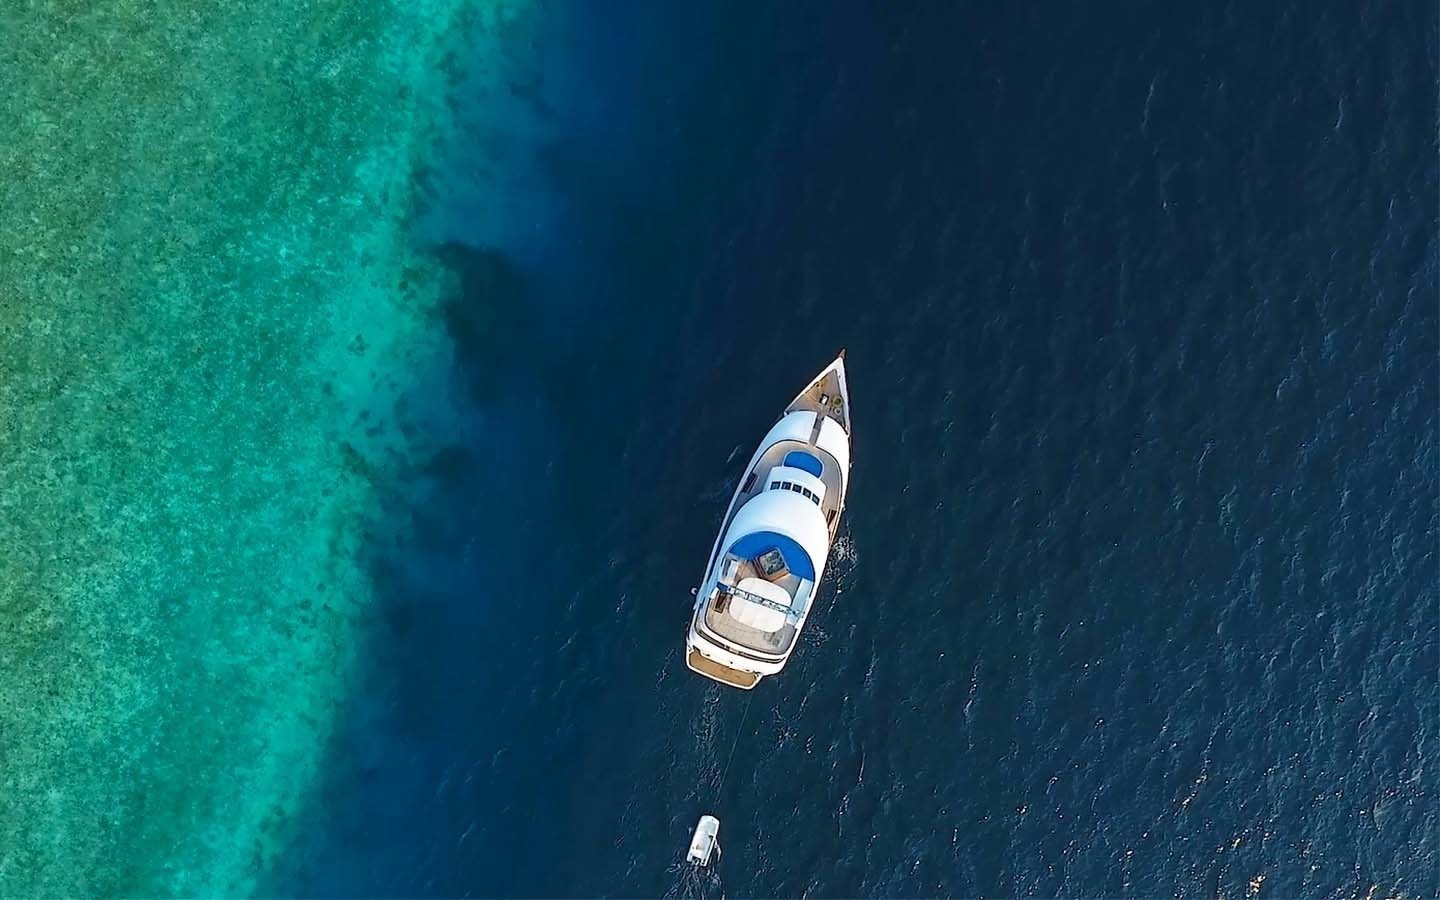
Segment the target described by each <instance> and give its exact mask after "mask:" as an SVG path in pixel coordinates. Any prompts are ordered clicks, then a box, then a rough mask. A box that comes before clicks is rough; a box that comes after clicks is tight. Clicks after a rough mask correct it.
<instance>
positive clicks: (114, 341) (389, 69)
mask: <svg viewBox="0 0 1440 900" xmlns="http://www.w3.org/2000/svg"><path fill="white" fill-rule="evenodd" d="M518 17H520V10H519V8H518V6H517V5H514V4H505V3H490V2H485V3H480V4H471V3H466V2H464V0H423V2H418V3H415V2H403V3H402V2H383V0H376V2H368V0H367V2H362V3H347V4H336V3H321V2H315V3H302V4H299V5H296V4H290V3H272V2H248V3H233V2H225V3H220V2H215V3H200V4H196V3H190V2H174V3H141V2H128V0H113V2H105V3H100V4H93V5H92V4H77V3H64V2H37V3H30V4H22V5H19V6H15V5H12V6H10V7H9V8H7V10H6V11H4V12H0V33H3V34H4V35H5V40H4V42H3V45H0V83H3V84H4V85H5V90H4V92H3V95H0V133H3V134H5V135H6V137H5V139H4V140H3V141H0V895H5V896H20V895H104V894H129V895H161V894H175V895H220V894H243V893H246V892H249V891H252V890H255V889H256V885H257V884H258V883H259V879H261V878H263V876H264V873H265V871H266V870H267V868H268V867H269V865H270V864H271V862H272V859H273V857H274V856H275V854H276V853H277V851H278V850H279V849H280V848H281V847H283V846H284V844H285V842H286V841H287V840H288V839H289V836H290V833H291V825H292V822H291V819H292V816H293V811H294V810H295V809H296V808H297V807H298V806H299V805H301V804H303V803H304V802H305V801H306V797H307V792H308V791H309V790H310V788H311V785H312V783H313V780H314V778H315V777H316V772H317V768H318V766H319V765H320V760H321V757H322V755H323V753H324V750H325V746H326V741H327V739H328V736H329V734H330V733H331V730H332V727H333V719H334V715H335V710H336V709H337V704H338V702H339V699H340V698H341V697H342V696H343V694H344V692H345V690H346V686H347V683H348V679H349V678H350V676H351V673H352V671H353V669H354V666H355V662H356V660H355V656H356V653H355V641H354V639H353V638H354V634H355V632H356V629H357V628H358V627H359V626H360V624H361V623H362V622H363V621H364V620H365V618H366V616H367V615H368V609H369V603H370V594H371V590H370V587H369V580H368V578H367V575H366V572H365V568H364V561H363V551H364V547H365V543H366V540H367V538H368V537H373V536H374V529H376V528H378V527H379V526H378V524H377V514H376V513H377V510H378V509H379V508H380V505H381V500H382V496H383V492H384V490H385V487H384V485H385V479H386V475H387V471H388V469H387V467H388V466H391V465H404V464H405V463H406V460H407V453H410V452H411V451H412V450H413V447H414V445H415V443H416V441H417V440H418V439H417V438H416V437H415V436H414V435H413V434H410V435H407V434H405V433H402V432H400V431H398V430H396V429H394V428H392V427H390V424H389V423H390V421H392V419H393V415H392V413H393V406H394V404H395V402H396V398H397V397H399V396H401V395H402V394H403V393H404V392H405V391H406V390H407V387H408V381H407V379H408V378H409V373H410V372H411V371H415V370H418V369H423V368H425V367H426V366H428V365H429V361H430V360H432V359H433V358H435V357H436V356H437V355H441V354H443V353H444V352H445V351H444V343H443V340H444V338H443V335H444V321H443V317H442V316H440V315H439V314H438V313H437V298H438V297H440V296H442V295H443V293H444V291H445V290H447V286H448V285H449V284H451V283H452V282H453V277H452V276H450V275H448V274H447V272H446V270H445V268H444V266H443V264H442V263H441V262H439V261H438V260H437V259H435V258H434V257H432V256H431V255H429V254H427V253H425V252H424V251H423V249H421V248H419V247H417V244H416V240H415V238H414V237H413V233H412V231H413V230H412V222H413V219H414V211H415V204H416V197H415V193H414V189H413V188H414V180H415V178H414V176H415V175H416V174H417V172H418V171H419V170H420V169H422V168H423V166H424V165H425V156H426V154H427V153H429V152H430V148H432V147H434V146H437V145H438V144H440V143H442V141H441V137H442V136H443V130H444V128H445V127H446V124H445V122H446V117H447V110H446V103H445V97H446V92H447V90H448V88H449V87H450V84H451V81H452V75H451V69H450V67H448V66H447V64H446V62H447V60H446V57H447V54H449V53H451V52H452V51H453V47H452V46H451V42H452V39H453V37H454V35H455V34H456V33H459V32H461V31H463V32H465V33H467V34H468V35H471V36H472V37H473V36H474V35H476V34H486V33H491V32H493V33H494V34H497V35H499V34H505V33H508V31H509V30H513V26H514V22H515V20H516V19H517V18H518ZM492 43H493V45H494V46H496V47H498V46H499V43H498V40H497V41H496V42H492ZM471 44H472V45H473V44H474V41H471Z"/></svg>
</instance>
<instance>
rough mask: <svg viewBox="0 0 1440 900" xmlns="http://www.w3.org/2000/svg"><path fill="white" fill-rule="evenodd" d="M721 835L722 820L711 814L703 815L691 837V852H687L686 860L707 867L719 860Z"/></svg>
mask: <svg viewBox="0 0 1440 900" xmlns="http://www.w3.org/2000/svg"><path fill="white" fill-rule="evenodd" d="M719 835H720V820H719V819H717V818H715V817H714V816H710V815H705V816H701V817H700V822H699V824H697V825H696V826H695V835H694V836H693V837H691V838H690V852H689V853H687V854H685V861H686V862H690V863H694V864H695V865H697V866H701V867H705V866H708V865H710V864H711V863H713V862H715V861H716V860H718V859H719V858H720V841H719V840H718V838H719Z"/></svg>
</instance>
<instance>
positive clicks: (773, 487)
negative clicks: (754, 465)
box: [770, 481, 780, 491]
mask: <svg viewBox="0 0 1440 900" xmlns="http://www.w3.org/2000/svg"><path fill="white" fill-rule="evenodd" d="M779 489H780V482H778V481H772V482H770V490H772V491H775V490H779Z"/></svg>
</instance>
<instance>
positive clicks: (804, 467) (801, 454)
mask: <svg viewBox="0 0 1440 900" xmlns="http://www.w3.org/2000/svg"><path fill="white" fill-rule="evenodd" d="M785 465H787V466H790V467H791V468H795V469H800V470H801V471H804V472H809V473H810V474H811V475H814V476H815V477H816V478H819V477H820V473H821V472H823V471H825V466H823V465H821V463H820V460H818V459H816V458H815V457H813V456H811V455H810V454H808V453H806V452H805V451H804V450H791V451H790V452H789V453H787V454H785Z"/></svg>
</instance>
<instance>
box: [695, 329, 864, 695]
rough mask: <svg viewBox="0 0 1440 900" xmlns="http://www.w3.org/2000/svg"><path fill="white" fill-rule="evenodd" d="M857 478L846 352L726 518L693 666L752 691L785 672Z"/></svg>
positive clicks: (783, 421)
mask: <svg viewBox="0 0 1440 900" xmlns="http://www.w3.org/2000/svg"><path fill="white" fill-rule="evenodd" d="M849 482H850V396H849V393H848V391H847V388H846V385H845V351H843V350H842V351H840V355H839V356H837V357H836V358H835V361H834V362H832V363H830V365H828V366H826V367H825V369H824V370H823V371H822V372H821V373H820V374H819V375H817V376H815V379H814V380H813V381H811V382H810V383H809V384H808V385H806V387H805V390H803V391H801V392H800V393H799V394H798V395H796V397H795V399H794V400H792V401H791V402H790V405H789V406H787V407H785V412H784V413H782V414H781V416H780V420H779V421H778V422H776V423H775V425H774V427H772V428H771V429H770V431H769V433H768V434H766V435H765V439H764V440H762V441H761V442H760V447H759V449H757V450H756V451H755V455H754V456H752V457H751V458H750V464H749V465H748V466H746V468H745V474H744V475H743V476H741V479H740V486H739V488H738V489H737V490H736V491H735V496H734V497H733V498H732V499H731V501H730V507H729V509H728V510H726V512H725V519H724V522H723V523H722V524H721V526H720V536H719V537H718V538H716V540H715V546H714V548H713V549H711V551H710V562H709V565H708V566H707V567H706V569H705V578H704V580H703V581H701V583H700V587H699V588H697V589H696V592H695V608H694V613H693V615H692V616H691V617H690V631H689V634H688V635H686V638H685V664H686V665H687V666H689V667H690V669H691V670H692V671H695V672H698V673H700V674H701V675H704V676H705V677H706V678H711V679H714V680H715V681H718V682H721V683H722V684H728V685H730V686H732V687H737V688H744V689H746V690H749V689H751V688H753V687H755V685H756V684H758V683H759V682H760V679H761V678H763V677H765V676H766V675H774V674H776V673H777V672H779V671H780V670H781V669H783V668H785V663H786V662H787V661H788V660H789V659H790V654H791V653H793V652H794V650H795V645H796V643H797V642H798V639H799V637H800V631H801V629H802V628H804V627H805V621H806V619H807V617H808V616H809V614H810V610H811V609H812V608H813V607H814V605H815V597H816V594H817V592H818V591H819V589H820V579H821V578H822V577H823V576H824V574H825V562H826V559H827V558H828V557H829V555H830V546H831V544H832V543H833V542H834V540H835V532H836V530H837V529H838V528H839V526H840V515H841V513H842V512H844V510H845V490H846V488H847V487H848V486H849Z"/></svg>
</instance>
